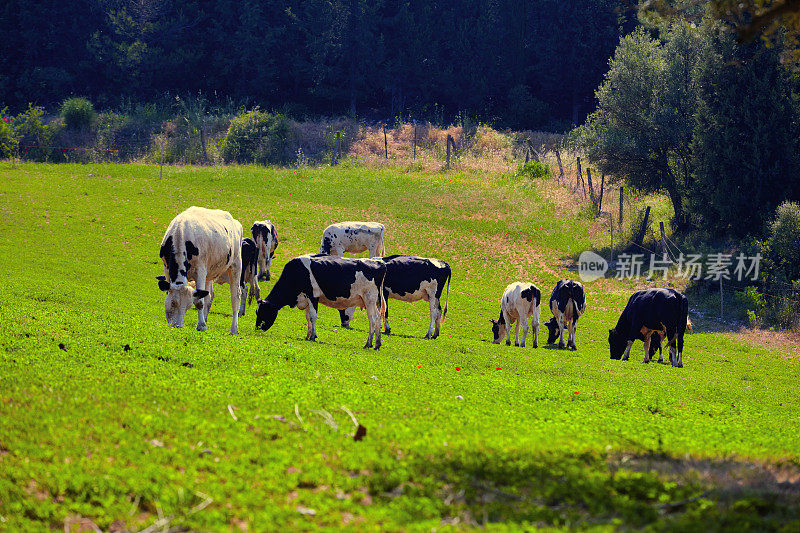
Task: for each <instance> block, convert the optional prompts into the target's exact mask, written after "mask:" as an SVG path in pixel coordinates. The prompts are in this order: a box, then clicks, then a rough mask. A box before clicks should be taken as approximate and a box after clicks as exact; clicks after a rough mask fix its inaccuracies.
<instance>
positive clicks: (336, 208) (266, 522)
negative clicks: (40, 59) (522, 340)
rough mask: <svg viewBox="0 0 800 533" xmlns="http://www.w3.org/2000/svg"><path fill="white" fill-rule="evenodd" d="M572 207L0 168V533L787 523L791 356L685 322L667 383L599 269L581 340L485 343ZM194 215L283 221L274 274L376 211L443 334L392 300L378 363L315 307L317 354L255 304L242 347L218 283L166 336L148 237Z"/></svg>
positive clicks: (797, 459)
mask: <svg viewBox="0 0 800 533" xmlns="http://www.w3.org/2000/svg"><path fill="white" fill-rule="evenodd" d="M560 194H561V193H560V192H559V189H558V187H556V186H555V185H554V184H552V183H551V182H545V183H529V182H526V181H522V180H519V179H516V178H511V177H501V176H496V175H492V174H486V173H481V172H471V173H455V172H450V173H442V172H427V171H405V170H402V169H397V168H395V169H392V168H382V169H374V168H365V167H359V166H353V167H349V168H348V167H338V168H336V169H330V168H302V169H287V170H273V169H264V168H255V167H252V168H251V167H223V168H194V167H181V168H169V169H167V170H165V173H164V179H163V180H160V179H159V178H158V169H157V168H156V167H150V166H139V165H89V166H80V165H34V164H23V165H20V164H16V165H14V164H12V163H8V162H5V163H0V223H1V224H2V227H3V230H2V232H0V260H2V264H3V267H4V268H3V270H2V274H0V276H2V280H3V283H2V284H0V299H1V300H2V305H0V346H2V349H1V350H0V530H2V529H4V528H5V529H8V530H9V531H13V530H26V531H27V530H37V529H41V530H47V529H50V528H52V527H55V528H59V529H60V528H63V527H65V525H66V527H67V530H70V528H73V530H78V529H79V528H80V527H88V526H91V524H92V523H94V524H96V525H97V526H99V527H100V528H101V529H104V530H116V531H123V530H138V529H142V528H145V527H149V526H156V527H154V528H153V529H152V530H156V529H158V530H161V529H163V528H167V529H170V528H173V529H178V528H182V527H183V528H189V529H192V530H214V531H216V530H228V529H233V530H238V529H247V528H249V529H250V530H256V531H258V530H266V529H271V530H278V529H286V528H293V529H313V528H315V527H319V526H324V527H330V528H339V527H342V526H345V525H346V526H349V527H351V528H353V529H356V530H409V529H411V530H416V529H419V530H423V529H424V530H430V529H431V528H439V527H452V528H454V529H460V528H469V527H472V526H477V525H482V524H486V525H487V526H491V527H492V528H493V529H498V530H502V529H518V528H521V527H526V526H533V525H538V526H553V527H557V528H603V527H608V528H617V527H642V526H648V527H650V528H652V529H657V530H662V529H683V528H686V527H687V526H689V525H693V526H696V527H697V528H698V529H700V528H702V529H704V530H709V529H710V530H714V529H720V530H721V529H726V528H730V527H737V528H741V529H747V528H750V529H764V528H769V529H774V528H779V527H783V528H785V530H787V531H796V530H797V527H798V525H800V516H799V515H798V502H800V496H799V495H800V482H799V481H798V479H800V442H798V439H797V432H798V426H797V421H798V420H800V387H799V386H798V364H797V360H796V359H792V358H790V357H787V356H786V355H785V354H782V353H780V352H778V351H775V350H767V349H764V348H757V347H754V346H749V345H744V344H741V343H739V342H738V341H737V340H735V339H732V338H730V337H729V336H722V335H718V334H711V333H703V332H695V333H693V334H689V335H688V336H687V338H686V348H685V354H684V364H685V368H683V369H675V368H672V367H670V366H663V365H657V364H650V365H642V364H641V357H642V355H643V353H642V347H641V344H638V345H636V347H635V352H634V356H632V358H631V361H630V362H628V363H623V362H619V361H612V360H610V359H609V357H608V345H607V342H606V337H607V330H608V328H609V327H611V326H613V325H614V323H615V321H616V318H617V316H618V314H619V312H620V311H621V309H622V307H624V303H625V301H626V300H627V297H628V296H629V295H630V293H631V292H632V290H633V288H632V286H631V285H630V284H629V283H622V282H617V281H614V280H601V281H597V282H594V283H591V284H589V285H587V299H588V308H587V309H588V310H587V313H586V315H585V318H584V319H582V321H581V323H580V325H579V328H578V337H577V343H578V351H576V352H573V351H565V350H558V349H554V348H553V347H543V346H541V345H543V344H544V339H542V340H541V341H540V348H538V349H532V348H530V347H526V348H524V349H522V348H514V347H506V346H505V345H502V346H495V345H492V344H491V342H490V325H489V322H488V319H489V318H496V316H497V314H498V313H499V303H498V302H499V298H500V295H501V293H502V290H503V288H504V287H505V285H506V284H508V283H509V282H511V281H515V280H530V281H533V282H535V283H536V284H537V285H538V286H539V287H540V288H541V289H542V292H543V293H546V294H548V295H549V293H550V290H551V289H552V287H553V286H554V284H555V282H556V280H557V279H559V278H562V277H567V276H570V275H572V276H574V273H570V272H569V271H567V270H565V260H566V259H567V258H569V257H573V256H575V255H576V254H578V253H579V252H580V251H582V250H584V249H588V248H591V247H592V246H593V242H592V238H593V237H591V236H590V234H589V231H587V229H586V228H587V227H589V225H590V224H589V221H588V220H586V219H584V218H581V215H580V211H579V210H577V209H574V208H572V207H571V206H570V205H569V203H568V202H566V201H565V199H564V198H563V197H562V196H560ZM190 205H201V206H208V207H216V208H222V209H227V210H229V211H230V212H231V213H232V214H233V215H234V217H236V218H237V219H239V220H240V221H241V222H242V224H243V225H244V226H245V227H246V228H249V226H250V224H251V223H252V221H254V220H260V219H263V218H269V219H271V220H272V221H273V222H274V223H275V224H276V225H277V228H278V232H279V235H280V240H281V245H280V247H279V248H278V249H277V251H276V255H275V260H274V262H273V276H274V277H273V280H274V279H276V278H277V274H278V273H279V272H280V270H281V268H282V267H283V265H284V264H285V263H286V261H287V260H288V259H289V258H291V257H294V256H296V255H300V254H303V253H307V252H315V251H317V250H318V247H319V238H320V235H321V232H322V229H323V228H324V227H325V226H326V225H327V224H329V223H331V222H334V221H340V220H347V219H356V220H358V219H361V220H375V221H380V222H383V223H384V224H385V225H386V227H387V235H386V250H387V253H414V254H419V255H428V256H434V257H439V258H441V259H444V260H446V261H448V262H449V263H450V264H451V266H452V268H453V279H452V283H451V289H450V295H449V313H448V317H447V320H446V322H445V324H444V326H443V333H442V336H441V337H440V338H438V339H436V340H433V341H427V340H425V339H423V338H422V337H423V335H424V334H425V332H426V330H427V323H428V316H427V304H426V303H424V302H419V303H417V304H413V305H409V304H404V303H401V302H397V301H393V302H390V305H391V306H392V316H393V322H392V328H393V333H394V334H393V335H391V336H388V337H385V338H384V345H383V347H382V348H381V350H380V351H377V352H375V351H371V350H364V349H362V346H363V344H364V341H365V339H366V317H365V315H364V313H363V312H360V313H359V314H357V316H356V319H355V321H354V324H353V326H354V327H353V329H352V330H343V329H342V328H340V327H338V313H337V312H336V311H334V310H331V309H328V308H321V309H320V318H319V323H318V330H319V331H318V334H319V339H318V342H316V343H310V342H306V341H304V340H303V338H304V336H305V328H306V325H305V316H304V314H303V313H302V312H300V311H297V310H294V309H284V310H283V311H281V313H280V314H279V315H278V320H277V322H276V324H275V326H274V327H273V328H272V329H271V330H270V331H268V332H261V331H258V332H257V331H254V324H255V310H254V309H253V308H248V311H247V316H245V317H244V318H243V319H241V320H240V332H241V333H240V335H239V336H238V337H231V336H230V335H228V334H227V332H228V330H229V328H230V302H229V297H228V296H227V294H226V292H225V290H226V289H223V290H222V291H220V292H218V294H219V295H218V297H217V299H216V301H215V303H214V307H213V308H212V310H211V315H210V316H209V321H208V325H209V328H208V331H206V332H204V333H200V332H197V331H195V329H194V327H193V326H194V324H195V323H196V315H195V313H194V312H193V311H190V312H189V313H188V314H187V319H186V322H185V324H186V326H187V327H185V328H183V329H172V328H168V327H167V325H166V320H165V317H164V306H163V293H161V292H160V291H159V290H158V288H157V284H156V281H155V276H157V275H160V274H162V273H163V267H162V266H161V262H160V259H159V257H158V248H159V244H160V241H161V238H162V236H163V232H164V230H165V228H166V226H167V224H168V223H169V221H170V220H171V219H172V218H173V217H174V216H175V215H176V214H177V213H178V212H180V211H181V210H183V209H185V208H186V207H188V206H190ZM272 283H273V282H265V283H262V290H263V291H268V290H269V288H270V287H271V285H272ZM549 315H550V313H549V311H547V310H543V311H542V319H543V320H542V321H543V322H544V321H546V320H547V319H549ZM543 329H545V333H546V328H543ZM347 411H349V412H350V413H352V415H353V417H354V418H355V419H357V421H358V423H360V424H362V425H363V426H365V427H366V429H367V434H366V436H365V437H364V438H363V440H361V441H355V440H354V439H353V438H352V434H353V433H354V428H355V426H354V422H353V419H352V418H351V416H350V414H348V412H347Z"/></svg>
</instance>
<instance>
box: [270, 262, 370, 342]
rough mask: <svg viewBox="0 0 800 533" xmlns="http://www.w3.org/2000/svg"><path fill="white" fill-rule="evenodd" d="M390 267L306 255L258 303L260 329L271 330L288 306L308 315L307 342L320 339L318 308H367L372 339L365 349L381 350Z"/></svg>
mask: <svg viewBox="0 0 800 533" xmlns="http://www.w3.org/2000/svg"><path fill="white" fill-rule="evenodd" d="M385 277H386V265H385V264H383V262H381V261H376V260H372V259H350V258H348V257H338V256H333V255H324V254H317V255H303V256H300V257H295V258H294V259H292V260H290V261H289V262H288V263H286V266H285V267H284V268H283V271H282V272H281V275H280V277H279V278H278V281H276V282H275V285H274V286H273V287H272V290H271V291H270V293H269V295H268V296H267V298H266V299H264V300H258V308H257V311H256V329H259V328H260V329H262V330H264V331H267V330H268V329H269V328H270V327H272V324H274V323H275V318H276V317H277V316H278V311H279V310H280V309H282V308H283V307H285V306H287V305H288V306H289V307H297V308H298V309H301V310H304V311H305V312H306V321H307V322H308V332H307V333H306V340H310V341H313V340H316V338H317V305H318V304H319V303H322V304H324V305H327V306H328V307H333V308H334V309H346V308H348V307H353V306H359V307H361V308H366V310H367V317H368V318H369V337H367V344H366V345H365V346H364V348H371V347H372V339H373V337H375V349H376V350H377V349H378V348H380V347H381V317H382V316H383V314H384V313H385V310H386V300H385V299H384V297H383V283H384V278H385Z"/></svg>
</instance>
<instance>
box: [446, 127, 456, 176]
mask: <svg viewBox="0 0 800 533" xmlns="http://www.w3.org/2000/svg"><path fill="white" fill-rule="evenodd" d="M451 144H452V145H453V156H455V151H456V141H455V140H454V139H453V137H452V136H451V135H450V134H449V133H448V134H447V168H450V145H451Z"/></svg>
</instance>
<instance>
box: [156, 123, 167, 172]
mask: <svg viewBox="0 0 800 533" xmlns="http://www.w3.org/2000/svg"><path fill="white" fill-rule="evenodd" d="M161 135H162V137H161V166H160V167H159V170H158V178H159V179H162V180H163V179H164V137H163V135H166V134H165V133H162V134H161Z"/></svg>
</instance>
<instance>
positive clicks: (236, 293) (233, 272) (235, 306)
mask: <svg viewBox="0 0 800 533" xmlns="http://www.w3.org/2000/svg"><path fill="white" fill-rule="evenodd" d="M241 275H242V266H241V265H239V268H236V266H235V265H234V266H233V267H231V268H229V269H228V276H229V279H231V280H238V279H239V277H240V276H241ZM230 286H231V313H232V314H233V320H232V321H231V335H238V334H239V305H240V303H241V301H242V288H241V287H240V286H239V284H238V283H231V284H230Z"/></svg>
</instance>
